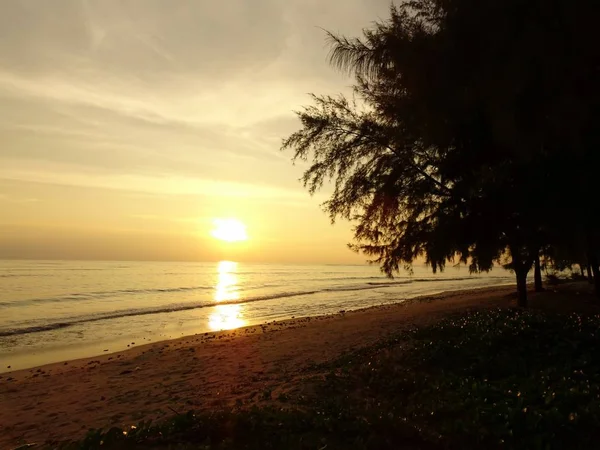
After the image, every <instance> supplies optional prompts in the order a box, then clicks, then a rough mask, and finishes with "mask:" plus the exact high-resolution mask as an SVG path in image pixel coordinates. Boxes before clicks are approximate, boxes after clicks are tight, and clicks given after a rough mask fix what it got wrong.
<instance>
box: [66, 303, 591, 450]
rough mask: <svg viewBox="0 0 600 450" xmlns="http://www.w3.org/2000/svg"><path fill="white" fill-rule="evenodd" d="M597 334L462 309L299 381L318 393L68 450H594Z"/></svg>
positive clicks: (98, 436) (183, 419)
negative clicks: (167, 449) (429, 449)
mask: <svg viewBox="0 0 600 450" xmlns="http://www.w3.org/2000/svg"><path fill="white" fill-rule="evenodd" d="M598 330H600V316H598V315H594V316H591V315H579V314H571V315H547V314H542V313H539V312H529V311H523V310H486V311H480V312H469V313H463V314H458V315H455V316H453V317H450V318H447V319H445V320H443V321H441V322H439V323H437V324H436V325H433V326H428V327H424V328H419V329H414V330H409V331H405V332H402V333H400V334H399V335H397V336H395V337H394V338H392V339H388V340H386V341H383V342H380V343H379V344H377V345H376V346H373V347H369V348H365V349H361V350H359V351H356V352H354V353H351V354H347V355H344V356H343V357H341V358H340V359H338V360H337V361H333V362H330V363H327V364H325V365H317V366H313V367H311V368H310V369H309V370H308V372H307V378H306V379H305V381H304V382H303V383H302V386H300V388H301V390H302V392H304V393H306V392H310V393H311V394H310V395H301V396H299V395H295V396H294V395H290V396H286V397H284V398H283V400H285V401H282V402H279V403H277V402H276V401H274V400H273V401H269V403H268V405H269V406H265V407H260V408H259V407H253V408H251V409H248V410H246V409H244V408H240V409H236V410H234V411H227V412H214V413H211V414H206V413H202V414H200V413H199V414H194V413H188V414H185V415H180V416H177V417H175V418H174V419H172V420H171V421H169V422H166V423H163V424H159V425H151V424H144V423H141V424H139V425H138V426H137V427H136V428H135V429H131V430H126V431H127V435H124V434H123V430H117V429H114V430H111V431H109V432H107V433H102V432H90V434H89V435H88V437H87V438H86V439H85V440H84V441H82V442H80V443H77V444H69V445H66V446H65V448H83V449H95V448H148V447H150V448H151V447H155V448H211V449H213V448H214V449H238V448H240V449H270V448H272V449H278V448H286V449H328V450H331V449H386V448H388V449H396V448H408V449H411V448H412V449H428V448H432V449H433V448H435V449H443V448H461V449H462V448H489V449H493V448H506V449H544V450H546V449H563V448H565V449H566V448H568V449H576V448H582V449H583V448H592V447H593V446H594V445H595V444H594V443H595V442H597V440H598V439H599V438H600V356H599V355H598V351H597V349H598V347H599V345H600V336H599V331H598ZM101 442H102V445H101Z"/></svg>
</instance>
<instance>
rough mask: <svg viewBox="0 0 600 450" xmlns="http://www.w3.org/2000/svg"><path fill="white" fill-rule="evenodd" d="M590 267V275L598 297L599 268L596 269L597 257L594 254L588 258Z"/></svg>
mask: <svg viewBox="0 0 600 450" xmlns="http://www.w3.org/2000/svg"><path fill="white" fill-rule="evenodd" d="M589 261H590V266H592V274H593V275H594V290H595V291H596V296H597V297H600V268H598V257H597V256H596V255H594V254H592V255H590V258H589Z"/></svg>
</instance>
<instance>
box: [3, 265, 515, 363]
mask: <svg viewBox="0 0 600 450" xmlns="http://www.w3.org/2000/svg"><path fill="white" fill-rule="evenodd" d="M511 283H514V280H513V276H512V275H511V274H510V273H508V272H506V271H505V270H503V269H500V268H498V269H495V270H493V271H492V272H490V273H489V274H483V275H470V274H469V273H468V270H467V269H466V268H464V267H463V268H460V269H457V268H448V269H446V271H445V272H443V273H441V274H437V275H433V274H432V273H431V271H430V269H428V268H426V267H424V266H415V268H414V273H413V274H412V275H409V274H403V275H400V276H398V277H396V278H394V279H388V278H386V277H385V276H383V275H382V274H381V273H380V272H379V269H378V268H377V267H372V266H344V265H275V264H272V265H270V264H260V265H259V264H242V263H235V262H231V261H221V262H219V263H174V262H105V261H98V262H90V261H0V372H6V371H11V370H18V369H23V368H29V367H33V366H37V365H40V364H46V363H51V362H58V361H63V360H68V359H75V358H81V357H87V356H94V355H100V354H106V352H115V351H120V350H123V349H125V348H127V347H128V346H130V347H131V346H134V345H140V344H145V343H148V342H155V341H159V340H166V339H172V338H177V337H181V336H184V335H192V334H196V333H202V332H207V331H218V330H224V329H233V328H238V327H242V326H246V325H253V324H258V323H264V322H267V321H272V320H280V319H287V318H291V317H294V316H295V317H302V316H315V315H321V314H331V313H336V312H338V311H340V310H342V309H343V310H351V309H358V308H364V307H369V306H373V305H381V304H388V303H396V302H401V301H402V300H405V299H409V298H412V297H416V296H419V295H428V294H434V293H439V292H443V291H448V290H457V289H467V288H473V287H483V286H493V285H502V284H511ZM133 343H135V344H133ZM9 365H10V366H11V367H10V369H9V368H8V366H9Z"/></svg>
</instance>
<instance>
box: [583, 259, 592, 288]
mask: <svg viewBox="0 0 600 450" xmlns="http://www.w3.org/2000/svg"><path fill="white" fill-rule="evenodd" d="M585 268H586V269H587V279H588V283H590V284H594V277H593V275H592V266H591V265H590V263H589V262H588V264H587V266H585Z"/></svg>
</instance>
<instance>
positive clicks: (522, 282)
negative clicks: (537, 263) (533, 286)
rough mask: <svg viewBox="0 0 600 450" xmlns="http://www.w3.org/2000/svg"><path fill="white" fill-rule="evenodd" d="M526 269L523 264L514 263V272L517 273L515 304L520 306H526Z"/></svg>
mask: <svg viewBox="0 0 600 450" xmlns="http://www.w3.org/2000/svg"><path fill="white" fill-rule="evenodd" d="M527 272H528V271H527V269H526V268H525V267H524V265H523V264H521V263H517V264H515V274H516V275H517V294H518V298H517V305H518V306H520V307H521V308H527Z"/></svg>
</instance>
